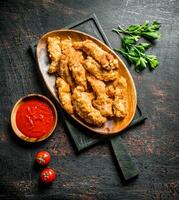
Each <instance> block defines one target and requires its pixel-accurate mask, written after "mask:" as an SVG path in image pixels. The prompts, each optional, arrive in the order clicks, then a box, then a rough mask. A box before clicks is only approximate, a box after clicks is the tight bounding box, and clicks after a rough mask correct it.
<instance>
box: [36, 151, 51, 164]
mask: <svg viewBox="0 0 179 200" xmlns="http://www.w3.org/2000/svg"><path fill="white" fill-rule="evenodd" d="M35 159H36V161H37V163H38V164H39V165H47V164H48V163H49V162H50V159H51V156H50V154H49V153H48V152H47V151H40V152H38V153H37V154H36V157H35Z"/></svg>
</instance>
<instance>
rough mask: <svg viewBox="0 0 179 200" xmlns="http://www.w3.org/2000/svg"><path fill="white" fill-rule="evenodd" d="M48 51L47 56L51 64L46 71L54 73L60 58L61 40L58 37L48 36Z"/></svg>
mask: <svg viewBox="0 0 179 200" xmlns="http://www.w3.org/2000/svg"><path fill="white" fill-rule="evenodd" d="M47 42H48V52H49V57H50V59H51V64H50V66H49V69H48V72H49V73H50V74H51V73H54V72H56V71H57V67H58V64H59V61H60V58H61V54H62V53H61V47H60V45H61V42H60V37H58V36H54V37H48V39H47Z"/></svg>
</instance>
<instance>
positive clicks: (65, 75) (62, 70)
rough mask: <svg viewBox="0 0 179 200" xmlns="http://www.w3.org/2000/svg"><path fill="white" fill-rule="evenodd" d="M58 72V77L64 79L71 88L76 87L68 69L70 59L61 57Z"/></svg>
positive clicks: (64, 56)
mask: <svg viewBox="0 0 179 200" xmlns="http://www.w3.org/2000/svg"><path fill="white" fill-rule="evenodd" d="M57 72H58V75H59V76H60V77H61V78H62V79H64V80H65V81H66V82H67V83H68V84H69V85H70V87H71V88H74V87H75V84H74V82H73V80H72V76H71V73H70V70H69V68H68V57H67V56H66V55H64V54H62V56H61V59H60V64H59V67H58V71H57Z"/></svg>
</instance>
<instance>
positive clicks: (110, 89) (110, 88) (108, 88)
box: [106, 84, 115, 99]
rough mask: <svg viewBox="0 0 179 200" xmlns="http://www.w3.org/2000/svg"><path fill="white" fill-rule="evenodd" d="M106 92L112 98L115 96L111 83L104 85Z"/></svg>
mask: <svg viewBox="0 0 179 200" xmlns="http://www.w3.org/2000/svg"><path fill="white" fill-rule="evenodd" d="M106 94H107V96H108V97H110V98H112V99H113V98H114V96H115V88H114V86H113V85H112V84H110V85H107V86H106Z"/></svg>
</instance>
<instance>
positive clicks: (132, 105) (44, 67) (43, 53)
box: [36, 29, 137, 135]
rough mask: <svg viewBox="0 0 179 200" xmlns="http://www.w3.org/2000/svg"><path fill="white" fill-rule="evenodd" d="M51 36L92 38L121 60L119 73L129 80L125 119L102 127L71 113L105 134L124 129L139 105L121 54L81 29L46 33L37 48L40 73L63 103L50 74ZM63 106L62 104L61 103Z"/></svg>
mask: <svg viewBox="0 0 179 200" xmlns="http://www.w3.org/2000/svg"><path fill="white" fill-rule="evenodd" d="M49 36H59V37H60V38H61V39H62V40H63V39H67V38H69V37H70V38H71V39H72V41H73V42H74V41H83V40H86V39H90V40H92V41H94V42H95V43H96V44H97V45H99V46H100V47H101V48H102V49H103V50H105V51H107V52H109V53H111V54H112V55H113V56H114V57H115V58H117V59H118V61H119V73H120V75H122V76H124V77H125V78H126V80H127V84H128V87H127V90H128V107H129V109H128V114H127V116H126V117H125V118H124V119H123V120H120V119H118V118H114V119H111V120H108V121H107V122H106V123H105V124H104V126H102V127H95V126H91V125H88V124H85V123H84V122H83V121H81V120H80V118H78V116H76V115H71V117H73V118H74V119H75V120H76V121H77V122H79V123H80V124H82V125H83V126H85V127H86V128H88V129H90V130H91V131H94V132H97V133H101V134H105V135H111V134H116V133H119V132H120V131H122V130H124V129H125V128H126V127H127V126H128V125H129V124H130V122H131V121H132V119H133V117H134V115H135V112H136V105H137V95H136V88H135V85H134V81H133V79H132V76H131V74H130V72H129V71H128V69H127V67H126V66H125V64H124V62H123V61H122V60H121V59H120V58H119V56H118V55H117V54H116V53H115V52H114V51H112V50H111V49H110V48H109V47H108V46H107V45H105V44H104V43H103V42H101V41H100V40H98V39H96V38H94V37H92V36H90V35H88V34H86V33H83V32H80V31H76V30H68V29H61V30H55V31H51V32H48V33H46V34H45V35H43V36H42V37H41V38H40V40H39V42H38V44H37V49H36V58H37V63H38V67H39V70H40V74H41V76H42V78H43V80H44V82H45V85H46V86H47V88H48V90H49V91H50V92H51V94H52V95H53V96H54V97H55V99H56V100H57V101H58V103H59V104H60V105H61V103H60V101H59V100H58V96H57V91H56V88H55V76H54V75H49V74H48V68H49V65H50V61H49V57H48V52H47V38H48V37H49ZM61 107H62V105H61Z"/></svg>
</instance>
